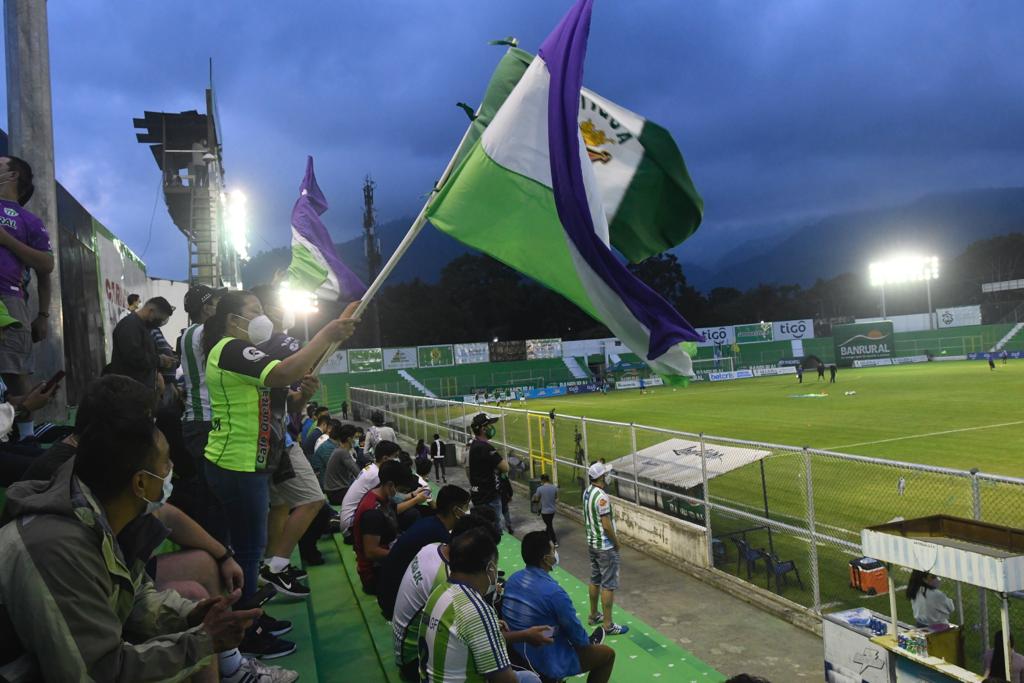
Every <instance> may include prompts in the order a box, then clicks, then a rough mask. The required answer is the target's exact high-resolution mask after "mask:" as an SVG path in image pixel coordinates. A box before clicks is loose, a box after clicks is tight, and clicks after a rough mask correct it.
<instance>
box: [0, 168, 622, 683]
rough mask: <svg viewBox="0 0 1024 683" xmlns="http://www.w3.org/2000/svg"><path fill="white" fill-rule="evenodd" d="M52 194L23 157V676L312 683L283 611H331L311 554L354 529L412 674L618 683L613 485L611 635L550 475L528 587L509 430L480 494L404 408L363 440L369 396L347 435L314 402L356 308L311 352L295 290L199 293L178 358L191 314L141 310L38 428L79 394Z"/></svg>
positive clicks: (17, 629)
mask: <svg viewBox="0 0 1024 683" xmlns="http://www.w3.org/2000/svg"><path fill="white" fill-rule="evenodd" d="M31 194H32V174H31V169H30V168H29V167H28V164H26V163H25V162H24V161H22V160H20V159H17V158H15V157H0V208H3V210H4V211H3V213H4V218H3V219H2V220H3V223H4V225H3V228H4V229H2V230H0V378H2V380H0V436H4V437H6V441H5V442H3V443H0V485H3V486H5V487H7V490H6V504H5V507H4V510H3V516H4V519H3V526H2V528H0V633H2V637H0V680H3V681H11V682H12V683H14V682H20V681H38V680H45V681H71V680H97V681H125V682H129V681H130V682H133V683H134V682H144V681H179V680H193V681H210V682H215V681H227V682H229V683H239V682H245V683H275V682H289V681H294V680H296V679H297V678H298V674H297V673H296V672H294V671H291V670H289V669H287V668H285V667H280V666H273V665H270V664H267V663H266V662H268V661H273V660H275V659H277V658H280V657H284V656H287V655H289V654H291V653H293V652H295V650H296V647H297V646H296V644H295V643H294V642H292V641H290V640H288V639H287V638H286V637H285V636H287V635H288V633H289V631H291V629H292V624H291V623H290V622H288V621H286V620H281V619H276V618H274V617H273V616H272V615H271V613H270V612H271V611H272V610H273V603H270V604H269V609H268V601H269V600H271V599H272V598H273V597H274V596H276V595H278V594H280V595H284V596H288V597H290V598H293V599H304V598H307V597H308V596H309V595H310V588H309V586H308V585H307V584H306V582H305V581H306V579H307V573H306V571H305V570H304V569H303V568H301V567H298V566H295V565H293V564H292V563H291V558H292V557H293V555H294V553H295V551H296V549H297V550H298V553H299V556H300V557H301V558H302V564H303V565H304V566H311V565H318V564H323V563H324V558H323V557H322V555H321V554H320V552H319V550H318V549H317V545H316V543H317V540H318V539H320V538H321V537H323V536H324V535H327V534H332V533H340V534H342V535H343V537H344V539H345V543H347V544H349V545H351V546H352V552H354V554H355V558H356V567H357V571H358V576H359V582H360V585H361V589H362V591H363V592H364V593H366V594H368V595H372V596H374V597H375V598H376V601H377V604H378V607H379V610H380V614H381V618H383V619H386V620H387V621H389V622H390V624H391V628H392V632H393V646H394V665H395V667H396V669H397V671H398V672H399V674H400V676H401V678H402V679H404V680H408V681H420V680H422V681H431V682H444V683H455V682H459V681H479V680H487V681H492V682H494V683H511V682H513V681H540V680H544V681H557V680H562V679H565V678H569V677H572V676H576V675H578V674H582V673H585V674H587V680H588V681H591V682H594V683H603V682H605V681H608V680H609V679H610V677H611V674H612V670H613V667H614V665H615V651H614V650H613V649H612V648H611V647H609V645H608V644H606V643H605V642H604V640H605V638H606V637H607V636H609V635H621V634H624V633H626V632H627V631H628V628H627V627H626V626H624V625H619V624H615V623H614V622H613V621H612V604H613V601H614V592H615V590H616V589H617V588H618V580H619V555H618V551H619V541H618V538H617V536H616V530H615V521H614V512H613V506H612V498H611V497H610V496H608V495H607V494H606V493H605V491H604V488H605V482H606V480H607V477H608V476H609V474H610V471H611V470H610V468H608V467H607V466H605V465H604V464H602V463H596V464H595V465H593V466H592V467H591V468H590V471H589V479H590V484H591V485H590V487H589V488H588V489H587V491H586V493H585V494H584V499H583V503H582V504H583V512H584V515H583V516H584V519H585V522H586V537H587V545H588V552H589V557H590V564H591V576H590V607H591V609H590V614H589V615H588V616H587V617H586V619H585V621H586V622H587V623H588V625H589V626H592V627H596V628H594V629H593V631H591V632H589V633H588V632H587V630H586V629H585V627H584V624H583V622H582V621H581V619H580V618H579V616H578V615H577V614H576V610H575V608H574V606H573V604H572V601H571V600H570V598H569V596H568V594H567V593H566V592H565V590H564V589H563V588H562V587H561V586H560V585H559V584H558V582H557V581H555V580H554V579H553V578H552V576H551V573H552V571H553V570H554V569H555V568H556V567H557V566H558V564H559V555H558V539H557V537H556V536H555V532H554V528H553V526H552V519H553V516H554V513H555V504H556V501H557V497H558V495H557V488H556V487H554V486H553V485H552V484H551V483H550V481H545V482H544V485H543V486H542V487H541V489H540V490H539V492H538V494H537V496H536V502H538V503H539V505H540V512H541V514H542V515H543V519H544V521H545V525H546V530H545V531H536V532H532V533H528V534H526V535H525V536H524V537H523V539H522V543H521V546H520V547H519V552H520V553H521V555H522V560H523V562H524V563H525V568H524V569H522V570H520V571H518V572H516V573H514V574H512V575H511V576H509V577H508V578H507V579H506V577H505V574H504V572H503V571H501V569H500V566H501V562H502V557H501V555H500V553H499V544H501V541H502V533H503V530H505V531H508V532H509V533H511V532H512V530H513V527H512V519H511V515H510V511H509V502H510V500H511V498H512V495H513V493H512V491H513V489H512V487H511V484H510V483H509V481H508V473H509V465H508V463H507V461H506V460H505V458H504V457H503V456H502V454H501V453H500V452H499V451H498V449H497V448H496V447H495V446H494V445H493V444H492V442H491V439H492V438H493V436H494V433H495V429H494V423H495V421H496V418H493V417H490V416H488V415H487V414H486V413H480V414H479V415H477V416H475V417H474V418H473V420H472V422H471V425H470V428H469V429H470V431H471V437H472V439H471V442H470V444H469V447H468V466H469V472H468V474H469V487H468V489H466V488H462V487H460V486H457V485H455V484H449V483H448V475H449V472H448V471H447V470H446V467H445V465H446V463H445V457H446V456H445V454H446V452H448V449H447V448H446V444H445V443H444V441H442V439H441V437H440V435H438V434H434V436H433V439H432V440H431V441H430V443H429V444H428V443H425V442H424V441H421V442H420V443H419V444H418V445H417V448H415V449H414V450H415V453H414V455H415V457H414V456H413V455H411V454H409V453H407V452H405V451H404V450H403V449H402V447H401V446H400V445H399V439H398V435H397V434H396V433H395V430H394V428H393V427H392V426H390V425H388V424H386V420H385V415H384V414H383V413H380V412H375V413H373V414H372V415H370V422H371V423H372V424H371V426H370V427H369V428H367V429H365V430H364V429H363V428H362V427H360V426H359V425H357V424H354V423H349V422H347V420H348V416H349V405H348V403H347V402H346V403H343V404H342V411H341V419H337V418H335V417H334V416H332V414H331V412H330V411H329V410H328V409H327V408H326V407H325V406H318V405H317V404H316V403H314V402H312V399H313V397H314V396H315V395H316V394H317V392H318V391H319V389H320V386H319V380H318V379H317V377H316V375H315V374H314V372H313V371H312V368H315V367H316V366H317V365H318V361H319V360H320V359H321V358H322V357H323V356H324V355H325V354H326V353H328V351H329V350H330V349H331V348H332V347H333V346H335V345H337V344H339V343H342V342H344V341H345V340H346V339H347V338H348V337H349V336H350V335H351V334H352V333H353V330H354V328H355V325H356V323H357V321H356V320H355V319H354V318H353V317H352V311H353V310H354V304H353V305H351V306H350V307H349V308H348V309H346V310H345V312H343V313H342V314H341V315H340V317H338V318H337V319H334V320H331V321H330V322H328V323H327V324H326V325H325V326H324V327H323V328H322V329H321V330H320V331H319V332H317V333H316V334H315V335H314V336H313V337H312V338H311V339H309V340H308V341H306V342H305V343H303V342H302V341H300V340H298V339H296V338H295V337H292V336H290V335H289V334H288V330H289V329H291V328H292V327H293V326H294V324H295V321H294V314H293V312H292V311H291V310H290V309H289V307H288V306H287V305H285V304H284V303H283V302H282V301H281V300H280V299H279V291H280V290H279V289H278V288H277V287H275V286H272V285H266V286H260V287H256V288H253V289H252V290H251V291H227V290H224V289H214V288H212V287H208V286H205V285H201V284H197V285H194V286H192V287H191V288H190V289H189V290H188V292H187V294H186V295H185V297H184V301H183V302H182V303H183V306H184V309H185V311H186V313H187V314H188V316H189V321H190V325H189V326H188V327H187V328H185V329H184V330H182V332H181V334H180V336H178V337H177V338H176V340H175V344H174V345H172V344H171V343H170V341H169V340H168V338H166V337H165V336H164V334H163V331H162V328H164V327H165V326H166V325H167V323H168V321H169V319H170V318H171V316H172V314H173V313H174V311H175V307H174V306H173V305H172V304H171V303H170V302H169V301H167V300H166V299H165V298H163V297H153V298H150V299H148V300H146V301H142V300H141V298H140V297H139V295H137V294H132V295H131V296H130V297H129V304H130V305H129V308H128V310H127V311H126V312H125V315H123V317H122V318H121V319H120V320H119V321H118V323H117V325H116V327H115V328H114V331H113V338H112V342H113V352H112V356H111V360H110V363H109V364H108V365H107V366H106V367H105V368H104V373H103V376H102V377H100V378H99V379H97V380H95V381H94V382H92V383H91V384H90V385H89V386H88V387H87V388H86V390H85V391H84V395H83V396H82V397H81V398H80V401H79V405H78V409H77V412H76V414H75V417H74V424H73V425H72V426H69V427H66V428H60V427H54V426H52V425H36V424H35V421H34V420H33V414H34V413H37V412H38V411H40V410H41V409H42V408H44V407H45V406H46V404H47V403H48V402H49V401H50V400H51V399H52V397H53V395H54V393H55V391H56V389H57V387H58V385H59V382H60V379H61V377H60V376H58V377H55V378H53V379H52V380H51V381H48V382H45V383H40V384H37V385H35V386H30V383H29V381H28V378H29V376H30V375H31V374H32V370H33V363H32V360H33V343H34V342H38V341H40V340H42V339H44V338H45V337H46V334H47V318H48V311H49V305H50V297H49V280H48V277H49V273H50V272H51V271H52V269H53V260H54V259H53V254H52V253H51V251H50V243H49V238H48V233H47V230H46V226H44V225H43V224H42V222H41V221H40V219H39V218H38V217H36V216H35V215H33V214H32V213H31V212H29V211H28V210H26V209H25V208H24V206H23V205H24V203H25V202H26V201H27V199H28V197H30V196H31ZM33 280H34V281H35V286H36V288H37V290H38V294H39V297H38V299H39V302H40V303H39V305H38V308H37V310H36V311H35V316H34V317H33V316H32V314H31V313H30V310H29V306H28V303H27V302H28V288H29V287H30V285H31V283H32V281H33ZM353 417H356V416H355V413H354V411H353ZM431 474H433V476H434V480H435V484H436V485H437V486H438V487H439V488H438V489H437V491H436V495H435V494H434V491H433V489H432V488H431V486H430V485H429V484H428V482H427V480H426V478H428V477H430V476H431ZM506 547H514V546H506ZM599 608H600V609H599ZM337 666H339V667H344V666H346V663H344V662H339V663H337ZM357 679H358V675H354V677H353V680H357Z"/></svg>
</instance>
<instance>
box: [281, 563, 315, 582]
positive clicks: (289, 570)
mask: <svg viewBox="0 0 1024 683" xmlns="http://www.w3.org/2000/svg"><path fill="white" fill-rule="evenodd" d="M284 573H285V574H288V575H289V576H290V577H291V578H293V579H296V580H298V579H304V578H306V577H308V576H309V572H307V571H306V570H305V569H303V568H302V567H296V566H295V565H294V564H290V565H288V566H287V567H285V569H284Z"/></svg>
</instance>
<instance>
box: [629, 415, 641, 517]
mask: <svg viewBox="0 0 1024 683" xmlns="http://www.w3.org/2000/svg"><path fill="white" fill-rule="evenodd" d="M629 442H630V446H631V447H632V449H633V502H634V503H636V504H637V505H639V504H640V477H639V473H638V472H637V469H638V465H637V459H636V425H635V424H634V423H632V422H630V423H629Z"/></svg>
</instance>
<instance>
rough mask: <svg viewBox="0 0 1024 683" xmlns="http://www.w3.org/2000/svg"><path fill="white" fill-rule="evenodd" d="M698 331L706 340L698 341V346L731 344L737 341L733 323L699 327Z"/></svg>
mask: <svg viewBox="0 0 1024 683" xmlns="http://www.w3.org/2000/svg"><path fill="white" fill-rule="evenodd" d="M697 332H699V333H700V334H701V336H703V337H704V341H702V342H697V346H715V345H716V344H726V345H730V344H732V343H733V342H734V341H736V331H735V329H734V328H733V326H732V325H720V326H718V327H698V328H697Z"/></svg>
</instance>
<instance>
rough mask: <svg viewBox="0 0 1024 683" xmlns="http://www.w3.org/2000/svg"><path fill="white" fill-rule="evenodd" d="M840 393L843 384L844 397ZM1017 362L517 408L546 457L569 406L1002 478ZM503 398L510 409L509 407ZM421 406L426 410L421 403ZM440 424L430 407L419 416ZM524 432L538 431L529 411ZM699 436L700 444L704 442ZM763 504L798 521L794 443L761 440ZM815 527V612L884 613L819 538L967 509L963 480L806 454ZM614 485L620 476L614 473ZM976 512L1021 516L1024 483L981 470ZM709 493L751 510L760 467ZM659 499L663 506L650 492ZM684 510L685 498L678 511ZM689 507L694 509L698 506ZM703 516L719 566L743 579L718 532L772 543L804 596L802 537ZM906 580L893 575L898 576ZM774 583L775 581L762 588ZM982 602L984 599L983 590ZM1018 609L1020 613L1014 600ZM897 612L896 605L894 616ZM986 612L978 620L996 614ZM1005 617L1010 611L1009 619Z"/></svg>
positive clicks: (792, 590)
mask: <svg viewBox="0 0 1024 683" xmlns="http://www.w3.org/2000/svg"><path fill="white" fill-rule="evenodd" d="M847 392H854V393H851V394H848V393H847ZM1022 395H1024V362H1020V361H1017V362H1015V361H1012V360H1011V361H1010V362H1009V363H1008V364H1007V365H1005V366H1003V365H1001V364H997V366H996V369H995V370H994V371H990V370H989V368H988V364H987V363H985V362H982V361H963V362H944V363H926V364H919V365H903V366H892V367H882V368H864V369H840V371H839V374H838V377H837V382H836V384H829V383H828V382H827V375H826V380H823V381H818V379H817V376H816V375H815V374H814V373H808V374H805V375H804V382H803V384H798V383H797V380H796V377H795V376H793V375H785V376H780V377H765V378H756V379H745V380H736V381H731V382H721V383H695V384H692V385H691V386H690V387H688V388H686V389H679V390H677V391H673V390H672V389H671V388H668V387H657V388H653V389H651V390H649V391H648V392H647V393H646V394H641V393H640V392H639V391H636V390H631V391H622V392H610V393H609V394H607V395H601V394H584V395H579V396H566V397H560V398H555V399H536V400H532V401H529V402H528V403H527V404H526V406H525V407H527V408H529V409H530V410H534V411H541V412H543V413H547V412H548V411H549V410H551V409H554V410H555V411H556V413H557V415H560V416H561V417H556V423H555V424H556V446H557V451H558V455H559V458H567V459H571V458H572V457H573V456H572V454H573V446H574V431H575V429H574V428H575V427H576V426H577V425H578V422H576V421H574V420H572V419H570V418H569V416H585V417H587V418H599V419H605V420H612V421H617V422H626V423H628V422H634V423H636V424H638V425H650V426H654V427H661V428H665V429H677V430H681V431H686V432H704V433H705V434H706V435H714V436H720V437H728V438H735V439H745V440H751V441H763V442H768V443H772V444H779V445H784V446H796V447H799V446H804V445H807V446H810V447H812V448H819V449H825V450H835V451H840V452H844V453H851V454H856V455H866V456H871V457H875V458H882V459H886V460H890V461H905V462H912V463H921V464H927V465H935V466H940V467H949V468H955V469H959V470H969V469H971V468H973V467H976V468H978V469H979V470H981V471H982V472H987V473H991V474H1001V475H1007V476H1011V477H1024V464H1022V462H1021V460H1022V459H1021V452H1022V446H1024V414H1022V413H1024V410H1022V409H1021V407H1020V406H1021V404H1020V402H1019V397H1020V396H1022ZM517 407H523V406H522V404H520V405H518V406H517ZM428 415H429V413H428ZM430 417H432V418H434V419H438V420H439V421H443V416H441V415H430ZM502 422H503V426H502V429H503V432H504V434H502V433H499V439H501V438H502V437H504V440H507V441H508V442H509V443H512V444H515V445H517V446H525V444H526V443H527V440H528V439H527V432H528V429H529V427H528V423H527V420H526V419H525V418H524V417H523V416H522V415H521V414H518V413H510V414H507V415H506V417H505V419H504V420H503V421H502ZM533 430H534V431H533V433H534V435H536V434H537V433H538V431H537V430H538V427H537V424H536V422H535V423H534V425H533ZM668 438H670V436H669V435H666V434H662V433H657V432H651V431H645V430H642V429H638V430H637V444H636V445H637V448H638V449H643V448H645V447H647V446H652V445H655V444H657V443H659V442H661V441H664V440H666V439H668ZM709 443H712V444H713V443H714V441H713V439H709ZM631 450H632V445H631V438H630V433H629V430H628V428H622V427H614V426H606V425H600V424H594V423H588V425H587V451H588V453H587V455H588V458H589V460H591V461H592V460H594V459H596V458H601V457H604V458H608V459H609V460H611V459H615V458H619V457H622V456H624V455H628V454H629V453H630V452H631ZM763 450H766V451H768V452H769V455H768V457H767V458H766V459H765V460H764V465H765V466H764V477H765V482H764V483H765V489H766V491H767V505H768V508H769V513H768V514H769V516H770V518H771V519H772V520H774V521H777V522H782V523H786V524H790V525H792V526H795V527H799V528H806V514H807V496H806V490H807V489H806V476H805V465H804V460H803V457H802V455H801V454H800V453H799V452H793V451H787V450H785V449H774V448H770V447H769V448H764V449H763ZM558 474H559V484H560V488H561V490H562V498H563V500H571V499H572V498H571V496H573V495H578V493H579V488H580V486H581V484H582V482H581V480H580V478H579V473H578V472H577V471H574V470H573V469H572V468H570V467H568V466H561V467H559V473H558ZM811 481H812V484H813V490H814V505H815V520H816V529H817V531H818V533H819V534H821V535H824V536H826V537H827V538H825V539H824V540H821V541H819V542H818V544H817V545H818V561H819V565H820V571H819V576H820V577H821V578H820V581H821V583H820V595H821V603H822V605H823V609H824V610H825V611H831V610H835V609H840V608H842V607H849V606H865V607H871V608H873V609H877V610H878V611H881V612H887V611H888V598H887V597H885V596H877V597H868V596H864V595H862V594H860V593H858V592H856V591H853V590H852V589H850V587H849V585H848V566H847V565H848V562H849V560H850V559H851V558H853V557H856V556H857V555H858V553H856V552H855V550H853V549H851V547H850V546H844V545H842V544H840V543H836V542H834V541H832V540H830V539H836V540H839V541H843V542H845V543H847V544H859V539H860V530H861V529H862V528H864V527H865V526H870V525H872V524H879V523H882V522H885V521H888V520H890V519H892V518H894V517H897V516H902V517H905V518H912V517H920V516H925V515H931V514H940V513H942V514H954V515H958V516H963V517H971V516H972V514H973V503H974V500H973V494H972V486H971V482H970V480H969V478H957V477H950V476H947V475H939V474H931V473H923V472H918V471H916V470H909V469H906V468H901V467H897V466H892V467H889V466H885V465H876V464H860V463H853V462H849V461H845V460H840V459H835V458H829V457H820V456H816V457H814V458H812V479H811ZM619 485H620V486H628V482H621V481H620V482H619ZM980 494H981V508H982V519H984V520H986V521H991V522H995V523H999V524H1006V525H1010V526H1016V527H1024V487H1020V486H1010V485H1006V484H1001V483H994V482H986V481H983V482H982V483H981V487H980ZM709 495H710V497H711V500H712V502H715V503H721V504H722V505H725V506H728V507H730V508H733V509H737V510H743V511H747V512H751V513H757V514H759V515H761V514H764V506H765V496H764V495H763V493H762V486H761V472H760V467H759V466H757V465H749V466H746V467H743V468H740V469H738V470H735V471H733V472H730V473H729V474H726V475H724V476H721V477H718V478H715V479H713V480H712V481H711V484H710V487H709ZM659 507H662V508H663V509H666V511H671V512H679V511H680V510H682V511H683V512H685V511H686V509H687V508H686V506H685V505H683V506H676V507H673V501H671V500H666V497H665V496H662V497H661V499H660V501H659ZM689 510H690V511H691V512H692V511H693V508H692V507H691V508H689ZM698 510H699V506H698ZM711 526H712V531H713V535H714V536H715V537H716V538H723V539H724V546H725V549H726V553H727V554H726V556H725V558H723V559H722V561H721V562H719V563H718V566H719V568H720V569H723V570H725V571H728V572H730V573H734V574H739V575H741V576H743V577H744V578H747V577H746V568H745V566H742V563H738V561H737V552H736V548H735V547H734V544H732V543H731V535H734V534H735V535H736V536H738V537H743V538H745V539H746V540H747V541H748V542H749V543H750V544H751V545H752V546H754V547H757V548H765V549H769V548H770V549H773V550H774V551H775V553H776V554H777V555H778V556H779V557H780V559H783V560H793V561H794V562H795V563H796V565H797V567H798V568H799V570H800V574H801V579H802V581H803V587H802V588H801V587H800V586H799V585H798V584H797V583H796V581H795V580H794V579H795V577H794V576H792V575H790V576H789V579H790V582H789V585H788V586H786V587H784V588H783V589H782V590H781V591H780V592H781V593H782V594H783V595H784V596H785V597H787V598H790V599H792V600H794V601H796V602H799V603H801V604H804V605H808V606H810V605H811V604H812V603H813V599H812V594H811V590H810V588H811V578H810V574H811V566H810V553H809V542H808V541H807V540H806V538H800V537H797V536H794V535H790V534H787V533H785V532H784V531H780V530H778V529H776V530H775V531H774V532H773V533H772V534H771V537H770V538H769V534H768V531H767V529H765V528H763V527H761V528H759V525H758V524H756V523H754V522H752V521H750V520H748V519H744V518H742V517H739V516H736V515H730V514H728V513H725V512H720V511H714V512H713V513H712V515H711ZM751 580H752V581H753V582H754V583H757V584H759V585H761V586H764V587H766V586H767V583H768V582H767V578H766V576H765V575H764V567H763V566H761V565H758V566H757V567H755V574H754V575H753V577H752V579H751ZM905 581H906V577H905V576H902V574H901V575H900V576H899V577H897V583H898V584H904V583H905ZM772 588H773V589H774V588H775V586H774V585H773V586H772ZM962 601H963V609H964V613H965V615H966V616H965V618H964V620H965V621H966V622H968V623H969V622H971V621H974V622H977V619H978V614H979V611H980V606H979V601H978V594H977V592H976V591H975V590H974V589H969V590H968V589H965V590H964V591H963V595H962ZM906 602H907V601H906V600H903V599H902V598H901V599H900V600H899V601H898V603H899V604H900V608H901V616H902V617H904V618H912V617H911V615H910V614H909V604H905V603H906ZM990 605H991V607H992V608H994V607H995V603H994V602H991V601H990ZM1017 611H1020V610H1017ZM904 612H906V613H905V614H904ZM997 614H998V613H997V611H996V610H995V609H990V610H989V617H990V619H989V620H990V622H992V623H993V624H994V625H995V622H994V621H993V619H994V618H995V617H996V616H997ZM1014 621H1017V620H1016V619H1015V620H1014ZM979 648H980V641H979V640H978V634H977V632H972V633H968V639H967V649H968V652H969V653H970V654H975V653H977V652H978V649H979Z"/></svg>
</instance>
